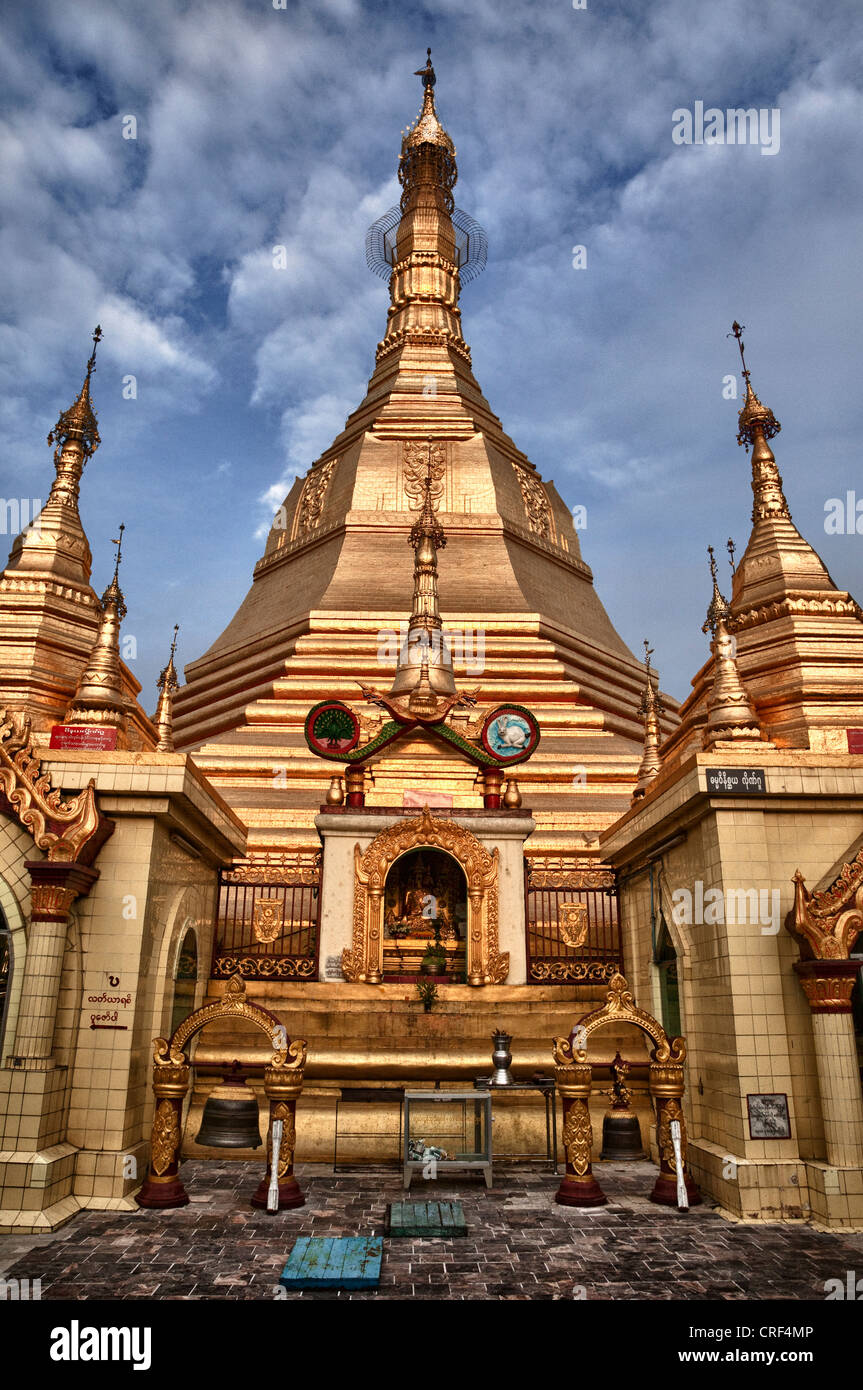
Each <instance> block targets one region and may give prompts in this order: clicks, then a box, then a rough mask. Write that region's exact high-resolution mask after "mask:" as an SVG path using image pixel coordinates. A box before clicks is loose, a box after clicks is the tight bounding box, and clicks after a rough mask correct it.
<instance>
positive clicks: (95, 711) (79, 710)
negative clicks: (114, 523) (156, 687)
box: [64, 525, 126, 735]
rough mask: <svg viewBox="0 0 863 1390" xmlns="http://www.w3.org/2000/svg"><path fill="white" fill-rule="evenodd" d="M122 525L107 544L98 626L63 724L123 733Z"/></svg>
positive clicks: (124, 610)
mask: <svg viewBox="0 0 863 1390" xmlns="http://www.w3.org/2000/svg"><path fill="white" fill-rule="evenodd" d="M125 529H126V527H125V525H121V526H120V535H119V538H118V539H116V540H112V542H111V544H112V545H115V546H116V547H117V554H116V558H115V561H114V574H113V577H112V579H111V582H110V584H109V585H108V587H107V589H106V590H105V592H104V594H103V595H102V601H101V605H100V606H101V612H100V614H99V630H98V632H97V633H96V640H95V642H94V643H93V648H92V650H91V652H90V656H89V658H88V660H87V665H86V666H85V668H84V671H83V673H82V675H81V677H80V679H79V681H78V685H77V688H76V690H75V698H74V700H73V701H72V703H71V705H70V706H69V709H68V710H67V712H66V718H65V720H64V723H66V724H95V725H98V726H101V727H103V728H115V729H117V730H118V731H119V732H120V733H121V734H123V735H125V727H126V724H125V720H126V694H125V690H124V688H123V673H122V668H121V665H120V624H121V623H122V621H123V619H124V618H125V616H126V601H125V599H124V598H123V591H122V590H121V588H120V583H119V573H120V559H121V552H122V545H123V532H124V531H125Z"/></svg>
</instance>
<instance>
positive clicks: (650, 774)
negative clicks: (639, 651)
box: [632, 637, 662, 801]
mask: <svg viewBox="0 0 863 1390" xmlns="http://www.w3.org/2000/svg"><path fill="white" fill-rule="evenodd" d="M652 656H653V647H651V646H649V645H648V641H647V638H646V637H645V639H644V690H643V691H642V695H641V705H640V707H639V713H640V714H641V716H642V718H643V719H644V752H643V754H642V758H641V765H640V766H639V769H638V780H637V781H636V784H635V790H634V791H633V793H632V799H633V801H638V800H639V798H640V797H642V796H644V794H645V792H646V791H647V788H648V787H649V786H650V783H651V782H653V781H655V779H656V777H657V776H658V775H659V771H660V768H661V767H662V758H661V757H660V755H659V744H660V728H659V716H660V714H661V713H662V700H661V698H660V695H659V691H658V690H657V689H656V688H655V687H654V684H653V673H652V671H651V667H650V658H651V657H652Z"/></svg>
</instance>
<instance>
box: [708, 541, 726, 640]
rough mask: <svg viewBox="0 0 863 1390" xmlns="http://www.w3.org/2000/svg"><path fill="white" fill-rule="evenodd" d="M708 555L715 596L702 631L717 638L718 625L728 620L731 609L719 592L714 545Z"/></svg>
mask: <svg viewBox="0 0 863 1390" xmlns="http://www.w3.org/2000/svg"><path fill="white" fill-rule="evenodd" d="M707 553H708V555H709V556H710V577H711V579H712V580H713V596H712V598H711V600H710V607H709V608H708V610H707V617H706V618H705V620H704V622H703V623H702V625H701V631H702V632H710V633H711V634H712V635H714V636H715V635H716V628H717V625H718V624H719V622H720V620H723V621H727V620H728V618H729V616H730V613H731V609H730V608H729V606H728V601H727V599H725V598H724V597H723V595H722V594H721V593H720V590H719V580H718V579H717V577H716V556H715V555H714V553H713V546H712V545H709V546H708V547H707Z"/></svg>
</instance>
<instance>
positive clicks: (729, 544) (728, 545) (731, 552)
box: [725, 536, 737, 579]
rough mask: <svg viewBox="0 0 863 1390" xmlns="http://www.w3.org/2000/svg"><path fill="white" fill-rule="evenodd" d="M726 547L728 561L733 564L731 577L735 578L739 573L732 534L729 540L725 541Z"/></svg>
mask: <svg viewBox="0 0 863 1390" xmlns="http://www.w3.org/2000/svg"><path fill="white" fill-rule="evenodd" d="M725 549H726V550H727V551H728V563H729V565H730V566H731V578H732V579H733V578H734V576H735V574H736V573H737V566H736V564H735V563H734V550H735V546H734V542H733V540H732V539H731V537H730V536H729V537H728V540H727V541H726V542H725Z"/></svg>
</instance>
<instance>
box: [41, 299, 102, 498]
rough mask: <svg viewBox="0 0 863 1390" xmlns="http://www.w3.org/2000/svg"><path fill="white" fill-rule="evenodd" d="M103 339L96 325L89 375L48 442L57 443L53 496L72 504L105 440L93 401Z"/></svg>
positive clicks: (88, 369)
mask: <svg viewBox="0 0 863 1390" xmlns="http://www.w3.org/2000/svg"><path fill="white" fill-rule="evenodd" d="M101 338H102V329H101V328H100V326H99V324H98V323H97V324H96V327H95V329H94V330H93V351H92V352H91V354H90V357H89V360H88V362H87V375H86V376H85V377H84V385H83V386H82V387H81V390H80V392H79V393H78V397H77V400H75V401H74V403H73V404H72V405H70V407H69V409H68V410H64V411H63V412H62V413H61V415H60V418H59V419H58V421H57V423H56V425H55V426H54V428H53V429H52V431H51V433H50V434H49V435H48V443H49V444H53V445H54V446H55V448H54V465H55V467H56V470H57V477H56V480H55V482H54V485H53V487H52V488H51V496H52V497H57V498H60V497H63V498H64V499H65V500H68V501H70V502H72V503H77V501H78V485H79V483H80V481H81V474H82V472H83V471H84V465H85V463H86V462H87V460H88V459H89V458H92V456H93V454H94V453H95V452H96V450H97V449H98V447H99V445H100V443H101V442H102V441H101V440H100V438H99V426H98V424H97V421H96V412H95V410H94V409H93V405H92V402H91V400H90V378H91V376H92V375H93V372H94V371H95V370H96V348H97V347H98V345H99V342H100V341H101Z"/></svg>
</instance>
